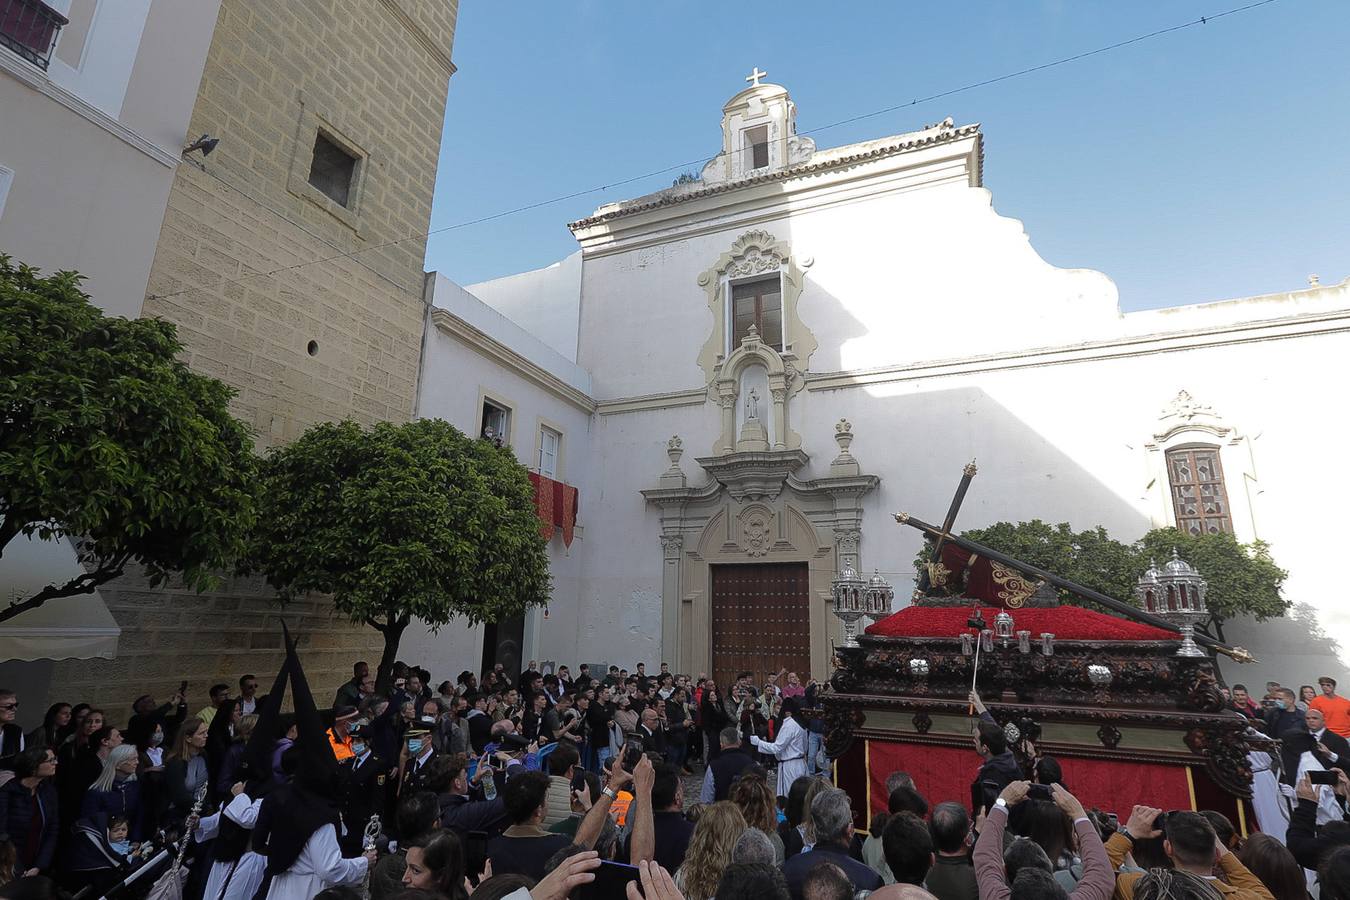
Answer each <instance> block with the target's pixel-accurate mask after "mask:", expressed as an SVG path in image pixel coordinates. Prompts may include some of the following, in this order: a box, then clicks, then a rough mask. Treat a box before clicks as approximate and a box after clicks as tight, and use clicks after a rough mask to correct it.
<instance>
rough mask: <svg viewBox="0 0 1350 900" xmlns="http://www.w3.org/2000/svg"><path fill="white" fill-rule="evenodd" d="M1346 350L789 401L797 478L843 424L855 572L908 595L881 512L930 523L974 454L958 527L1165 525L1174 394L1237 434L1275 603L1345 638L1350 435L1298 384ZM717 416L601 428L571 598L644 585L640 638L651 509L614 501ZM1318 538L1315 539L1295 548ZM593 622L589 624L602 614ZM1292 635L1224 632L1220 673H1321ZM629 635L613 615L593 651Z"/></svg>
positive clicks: (654, 546) (648, 585)
mask: <svg viewBox="0 0 1350 900" xmlns="http://www.w3.org/2000/svg"><path fill="white" fill-rule="evenodd" d="M1346 354H1350V335H1347V334H1344V333H1341V334H1333V335H1326V336H1319V337H1314V338H1303V339H1292V340H1284V341H1269V342H1262V343H1251V344H1240V345H1232V346H1225V347H1216V348H1210V349H1200V350H1192V351H1187V352H1185V353H1166V354H1154V355H1147V356H1138V357H1132V358H1126V359H1120V360H1110V361H1097V362H1087V363H1081V364H1075V365H1059V366H1046V367H1035V368H1024V369H1004V370H999V371H992V372H983V373H980V374H978V375H965V376H961V377H952V378H934V379H924V380H918V381H910V382H905V383H901V384H887V385H874V386H868V387H854V388H849V389H844V390H835V391H822V392H810V391H807V392H803V393H802V394H799V395H798V397H797V399H796V400H795V401H794V405H793V415H794V417H795V422H796V425H797V428H798V430H799V431H800V432H801V434H802V440H803V449H804V450H806V451H807V453H809V454H810V456H811V463H810V466H809V471H808V472H807V473H805V474H808V475H811V476H819V475H822V474H824V473H825V472H826V471H827V469H828V465H829V460H830V459H831V458H832V457H833V456H834V454H835V452H836V447H835V443H834V441H833V432H834V429H833V423H834V422H835V421H837V420H838V418H839V417H841V416H843V417H846V418H848V419H849V420H850V421H851V422H852V423H853V431H854V434H855V435H856V437H855V439H854V442H853V445H852V453H853V455H854V456H855V457H857V458H858V459H859V460H860V461H861V463H862V465H863V469H864V471H866V472H871V473H875V474H878V475H880V476H881V485H880V487H879V489H878V490H877V491H876V492H874V493H873V494H872V495H870V496H869V497H868V498H867V499H866V501H865V509H866V512H865V516H864V525H863V540H862V548H861V561H862V565H863V568H864V570H865V571H870V570H872V569H873V568H877V569H880V571H881V572H883V573H884V574H886V576H887V578H889V579H890V580H891V581H892V582H893V583H894V584H895V585H896V588H897V596H900V597H906V596H908V593H909V591H910V589H911V588H912V583H911V582H912V578H913V571H912V568H911V561H912V560H913V558H914V554H915V552H916V550H917V548H918V546H919V536H918V532H916V531H914V530H913V529H909V528H904V527H902V526H899V525H897V524H896V523H895V522H894V520H893V519H892V514H893V513H894V512H896V511H899V510H904V511H907V512H910V513H913V514H914V515H916V516H918V517H919V518H921V519H926V520H928V521H940V520H941V518H942V515H943V514H944V512H945V511H946V508H947V504H948V503H949V502H950V498H951V493H952V491H953V489H954V488H955V485H956V482H957V480H958V479H959V477H960V470H961V466H962V465H964V463H965V462H967V461H969V460H970V459H976V460H978V463H979V469H980V474H979V476H978V477H977V478H976V480H975V483H974V485H973V487H972V488H971V490H970V493H969V495H968V496H967V499H966V502H965V505H964V507H963V510H962V514H961V517H960V520H959V525H960V527H961V528H963V529H964V528H976V527H982V526H985V525H989V524H992V523H994V522H997V521H1022V520H1029V519H1033V518H1040V519H1042V520H1045V521H1047V522H1052V523H1054V522H1060V521H1067V522H1069V523H1071V524H1072V525H1073V527H1074V528H1075V529H1084V528H1089V527H1092V526H1095V525H1103V526H1105V527H1106V528H1107V530H1108V531H1109V532H1110V533H1111V534H1112V535H1113V536H1115V537H1117V538H1118V539H1121V540H1127V541H1128V540H1134V539H1136V538H1138V537H1140V536H1142V535H1143V533H1144V532H1146V531H1148V530H1149V529H1150V528H1152V527H1154V526H1155V524H1164V523H1154V522H1152V521H1151V520H1150V516H1149V514H1150V510H1151V509H1152V503H1151V500H1150V499H1149V497H1148V495H1147V474H1146V473H1147V468H1146V464H1145V455H1144V454H1145V451H1144V448H1143V445H1144V443H1145V442H1146V441H1147V440H1149V439H1150V437H1151V436H1152V434H1153V433H1154V432H1155V431H1157V430H1158V429H1159V421H1158V420H1159V415H1160V413H1161V411H1162V409H1163V408H1164V406H1165V405H1166V404H1167V403H1168V402H1169V401H1170V400H1171V399H1172V398H1173V397H1174V396H1175V395H1176V393H1177V391H1178V390H1180V389H1182V388H1185V389H1186V390H1188V391H1190V392H1191V393H1192V394H1193V395H1194V396H1195V397H1196V398H1197V399H1198V400H1200V401H1202V402H1204V403H1207V404H1209V405H1212V406H1213V407H1214V409H1215V411H1216V412H1218V413H1219V414H1220V415H1221V416H1222V417H1223V418H1224V420H1225V421H1227V422H1228V423H1231V424H1233V425H1234V426H1236V427H1237V428H1238V429H1239V430H1240V431H1241V432H1242V433H1245V434H1248V435H1249V436H1250V437H1251V439H1252V447H1253V453H1254V455H1255V457H1256V459H1255V462H1256V470H1257V473H1258V475H1259V478H1260V480H1259V482H1257V483H1255V484H1254V485H1252V486H1251V489H1252V493H1253V496H1254V498H1255V504H1256V516H1257V524H1258V530H1259V536H1260V537H1261V538H1263V539H1264V540H1266V541H1268V542H1269V543H1270V544H1271V545H1272V552H1273V553H1274V554H1275V558H1276V560H1277V561H1278V562H1279V563H1280V565H1282V566H1283V567H1284V568H1286V569H1288V570H1289V572H1290V577H1289V580H1288V582H1287V583H1286V596H1287V597H1288V598H1289V599H1290V600H1291V601H1293V602H1294V603H1307V604H1309V605H1311V606H1312V607H1314V608H1315V609H1316V610H1317V611H1318V618H1319V619H1320V622H1321V624H1322V626H1323V627H1324V628H1325V629H1326V630H1327V631H1329V632H1331V633H1332V634H1333V635H1336V634H1340V635H1344V634H1347V633H1350V610H1347V609H1346V608H1345V606H1344V604H1343V603H1341V602H1340V599H1339V597H1338V596H1336V595H1334V594H1331V593H1328V592H1327V591H1326V590H1325V589H1324V587H1323V583H1324V581H1325V571H1326V566H1327V559H1328V557H1327V553H1328V544H1327V540H1332V539H1334V536H1335V535H1337V534H1339V531H1340V528H1339V518H1340V510H1342V509H1344V508H1346V505H1347V504H1350V481H1347V479H1345V478H1344V477H1343V476H1340V475H1338V474H1337V470H1336V463H1335V461H1334V456H1335V453H1336V451H1335V449H1334V448H1336V447H1339V446H1343V442H1344V441H1346V440H1347V439H1350V427H1347V425H1346V424H1345V422H1344V421H1343V419H1342V418H1341V417H1339V416H1327V415H1326V405H1325V397H1324V396H1323V395H1322V393H1321V392H1320V391H1317V390H1309V389H1308V386H1309V385H1318V384H1323V385H1325V384H1333V383H1339V382H1340V381H1343V380H1344V371H1345V367H1344V363H1343V359H1344V358H1345V355H1346ZM717 420H718V419H717V409H716V407H715V406H713V405H711V404H709V405H707V406H704V407H685V408H681V409H677V410H665V411H659V412H644V413H639V414H632V415H614V416H606V417H603V418H602V424H601V427H600V429H599V434H600V435H601V436H602V437H603V440H601V441H598V442H597V446H598V449H599V452H600V455H601V459H600V460H599V462H600V464H601V465H603V466H604V469H605V473H606V475H605V481H606V493H607V495H608V496H611V497H614V498H615V508H614V509H613V511H612V512H609V516H611V517H612V519H611V520H610V521H608V522H607V523H605V524H604V525H600V526H597V527H595V528H593V529H592V531H591V532H590V533H589V537H590V538H591V541H589V542H588V546H587V550H588V553H589V552H595V553H597V554H601V555H603V558H604V559H605V560H607V563H606V578H593V577H591V575H590V562H591V559H590V556H589V555H588V557H587V565H586V567H585V571H586V577H585V578H584V584H585V585H587V587H586V588H583V592H588V597H589V598H590V599H593V600H597V601H600V602H602V603H609V604H617V603H619V602H622V601H625V600H626V598H627V594H628V591H629V588H630V586H635V587H633V588H632V589H633V590H638V591H648V592H651V594H652V597H651V600H650V606H649V608H648V609H647V612H646V615H645V619H644V626H643V627H644V628H645V629H648V630H650V631H651V632H653V633H655V632H659V629H660V615H659V610H660V607H659V585H660V572H661V565H662V556H661V548H660V543H659V541H658V535H659V526H658V524H657V518H656V513H655V511H654V510H644V511H639V510H638V509H636V508H631V509H630V507H633V506H634V501H632V500H626V499H625V498H631V497H633V496H635V495H636V493H637V491H639V490H641V489H643V488H647V487H652V486H654V485H655V483H656V479H657V477H658V476H659V474H660V472H661V471H662V469H663V468H664V465H663V464H664V462H665V453H664V450H665V440H666V438H667V437H668V435H669V433H671V432H672V431H679V432H680V433H681V434H682V436H684V437H685V439H686V440H685V443H686V446H706V445H707V443H708V442H710V441H711V440H712V437H713V435H714V434H715V431H716V423H717ZM691 437H693V438H694V439H693V440H692V441H691V440H690V438H691ZM1316 448H1323V449H1322V450H1321V452H1320V453H1319V452H1318V450H1317V449H1316ZM691 455H692V454H691ZM684 462H685V471H686V473H687V474H689V475H690V476H691V481H693V482H695V483H697V482H700V481H702V478H701V477H699V476H697V475H695V474H694V473H695V472H699V471H700V470H698V468H697V464H693V463H692V460H691V459H690V456H689V455H687V456H686V458H685V460H684ZM1228 490H1229V492H1230V495H1231V494H1232V493H1233V492H1236V491H1240V490H1244V486H1243V485H1242V484H1241V483H1238V482H1235V481H1234V479H1233V477H1232V475H1229V481H1228ZM608 511H609V507H607V512H608ZM1166 524H1170V523H1166ZM1319 534H1321V535H1325V536H1327V537H1326V538H1325V539H1322V540H1318V539H1315V538H1314V539H1310V538H1309V536H1310V535H1314V536H1315V535H1319ZM601 548H603V550H601ZM608 582H612V585H611V587H610V588H609V590H608V592H606V591H605V589H604V587H603V586H604V585H605V584H606V583H608ZM614 608H617V607H614ZM591 614H592V615H594V616H596V617H597V619H599V620H601V621H604V617H605V615H606V613H605V612H604V611H603V610H597V611H593V612H592V613H591ZM625 614H626V613H625ZM1291 627H1293V626H1289V625H1285V624H1279V625H1265V626H1258V627H1250V626H1243V625H1237V626H1235V629H1234V633H1233V634H1231V635H1230V639H1233V640H1239V639H1240V640H1241V641H1244V642H1246V646H1248V647H1249V648H1250V649H1252V650H1253V651H1254V652H1256V653H1257V655H1258V656H1259V657H1261V658H1262V659H1263V665H1262V666H1261V667H1260V668H1259V670H1257V669H1244V670H1242V672H1241V674H1234V675H1231V677H1245V678H1247V679H1249V680H1254V681H1255V680H1261V681H1264V680H1265V677H1264V675H1263V674H1262V673H1265V674H1269V675H1270V677H1272V678H1277V679H1278V680H1281V681H1284V682H1286V683H1287V682H1290V681H1293V680H1294V679H1296V678H1297V679H1301V680H1302V681H1305V682H1306V681H1311V680H1313V676H1314V675H1315V674H1316V673H1317V671H1320V670H1322V669H1325V668H1327V667H1328V666H1331V665H1335V663H1334V661H1333V660H1331V659H1330V658H1328V657H1326V656H1325V655H1317V653H1316V652H1315V649H1314V650H1312V651H1310V649H1309V648H1308V646H1307V645H1306V643H1304V644H1302V645H1298V644H1296V643H1294V642H1293V641H1292V640H1291V638H1290V634H1289V629H1290V628H1291ZM630 639H631V635H630V634H629V633H628V630H627V629H626V628H624V627H621V625H620V624H619V623H617V622H612V621H611V622H609V623H608V625H607V630H604V631H600V632H598V633H597V634H595V635H594V637H593V639H592V642H593V645H596V646H605V645H606V644H607V643H609V642H610V641H620V640H622V641H628V640H630ZM585 646H590V645H585ZM585 646H583V649H585ZM1315 670H1317V671H1315ZM1253 672H1255V674H1252V673H1253ZM1257 675H1262V677H1260V678H1259V679H1258V678H1257V677H1256V676H1257Z"/></svg>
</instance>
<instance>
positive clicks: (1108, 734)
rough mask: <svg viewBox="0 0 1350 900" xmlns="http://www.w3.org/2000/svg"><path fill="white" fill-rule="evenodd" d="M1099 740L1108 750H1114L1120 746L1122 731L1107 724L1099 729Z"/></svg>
mask: <svg viewBox="0 0 1350 900" xmlns="http://www.w3.org/2000/svg"><path fill="white" fill-rule="evenodd" d="M1097 740H1099V741H1101V742H1102V746H1103V747H1105V748H1106V749H1107V750H1114V749H1116V748H1117V747H1119V746H1120V729H1119V728H1117V727H1116V726H1114V725H1111V724H1109V723H1108V724H1105V725H1103V726H1101V727H1100V728H1098V729H1097Z"/></svg>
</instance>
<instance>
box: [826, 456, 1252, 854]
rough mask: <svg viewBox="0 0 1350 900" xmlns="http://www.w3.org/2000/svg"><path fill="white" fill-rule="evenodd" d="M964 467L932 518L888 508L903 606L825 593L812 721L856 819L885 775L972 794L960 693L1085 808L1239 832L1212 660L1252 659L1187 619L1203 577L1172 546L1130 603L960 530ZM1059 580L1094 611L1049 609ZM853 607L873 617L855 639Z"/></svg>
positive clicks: (1233, 732)
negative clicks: (831, 616)
mask: <svg viewBox="0 0 1350 900" xmlns="http://www.w3.org/2000/svg"><path fill="white" fill-rule="evenodd" d="M975 474H976V468H975V465H974V464H973V463H972V464H971V465H968V466H966V467H965V470H964V472H963V474H962V478H961V481H960V484H959V485H958V487H957V490H956V495H955V497H954V499H953V501H952V504H951V506H950V508H949V510H948V512H947V516H946V518H945V519H944V520H943V523H942V525H941V526H936V525H932V524H929V523H927V522H925V521H922V520H920V519H918V518H916V517H915V516H913V515H910V514H907V513H903V512H902V513H897V514H896V516H895V518H896V521H897V522H898V523H900V524H901V525H905V526H908V527H911V528H915V529H917V530H919V531H920V532H922V533H923V534H924V536H925V539H926V541H927V548H928V550H927V555H926V563H925V564H924V565H922V566H921V567H920V570H919V572H918V577H917V579H916V589H915V592H914V597H913V602H912V604H911V605H910V606H908V607H906V608H905V609H902V610H900V611H899V612H896V613H893V614H889V615H886V614H885V613H884V611H883V612H882V613H880V614H879V613H878V610H877V609H876V608H875V606H874V604H873V605H871V606H869V604H868V603H866V602H865V601H866V598H865V597H863V598H862V599H861V600H859V599H857V598H858V597H861V596H862V595H861V594H858V595H856V596H855V594H854V593H850V592H849V591H847V590H837V591H836V596H835V609H836V614H837V615H840V618H841V620H843V621H844V622H845V634H846V642H845V644H844V645H842V646H839V647H836V648H835V658H834V659H835V671H834V673H833V675H832V677H831V679H830V690H829V691H827V692H826V693H825V694H824V695H823V697H822V700H821V704H820V705H821V715H822V716H823V718H824V720H825V722H826V735H825V750H826V753H827V754H828V755H829V756H830V757H831V758H832V759H833V760H834V761H835V774H836V778H837V780H838V783H839V784H840V786H842V787H845V788H846V789H848V790H849V792H850V793H851V794H853V796H854V797H855V799H861V798H864V797H865V798H866V802H865V803H856V804H855V809H857V810H858V811H859V814H860V820H861V821H862V822H864V823H865V822H866V821H867V819H868V818H870V814H871V812H873V811H881V810H884V809H885V808H886V801H887V797H886V796H885V787H884V782H885V778H886V776H887V775H888V774H889V773H890V772H892V771H896V770H902V771H905V772H908V773H909V774H910V775H911V776H913V777H914V780H915V783H916V786H918V788H919V790H920V792H921V793H923V794H924V795H925V796H926V797H928V798H929V799H930V800H931V801H933V802H937V801H938V800H943V799H964V798H966V797H968V796H969V783H970V781H971V780H972V779H973V777H974V773H975V770H976V769H977V768H978V765H979V762H980V760H979V758H978V757H977V756H976V754H975V752H974V750H973V749H972V742H971V732H972V721H973V720H972V717H971V713H972V709H971V706H970V700H969V697H970V694H971V692H972V690H974V691H975V692H976V693H977V694H978V695H979V696H980V698H981V699H982V700H983V702H984V703H985V704H987V706H988V709H989V712H990V714H991V715H992V716H993V717H994V719H995V720H996V721H997V722H998V723H999V724H1000V725H1001V726H1003V727H1004V731H1005V734H1006V735H1007V737H1008V738H1009V746H1010V747H1012V748H1013V749H1014V751H1015V752H1016V753H1017V754H1018V756H1019V760H1020V761H1021V762H1023V764H1024V765H1026V766H1030V765H1031V764H1032V762H1033V757H1034V756H1036V755H1041V754H1046V755H1051V756H1054V757H1055V758H1056V759H1057V760H1058V761H1059V763H1060V764H1061V766H1062V768H1063V770H1064V773H1065V782H1066V784H1067V785H1068V787H1069V789H1070V790H1072V791H1074V792H1075V793H1076V794H1077V795H1078V797H1079V799H1080V800H1082V801H1083V803H1084V805H1085V806H1088V807H1092V806H1098V807H1100V808H1102V809H1103V810H1110V811H1117V810H1116V807H1117V806H1120V807H1122V810H1121V813H1122V815H1125V814H1128V812H1129V806H1130V805H1131V804H1133V803H1136V802H1139V803H1149V804H1150V805H1154V806H1158V807H1161V808H1163V809H1192V808H1195V809H1200V808H1204V809H1217V810H1220V811H1222V812H1225V813H1227V814H1228V815H1229V816H1230V818H1231V819H1232V820H1233V821H1234V822H1235V823H1238V824H1239V827H1240V828H1242V829H1243V830H1245V828H1246V822H1247V820H1248V818H1249V814H1250V806H1249V804H1248V802H1247V801H1248V799H1249V798H1250V796H1251V780H1252V773H1251V768H1250V765H1249V763H1248V759H1247V757H1248V752H1249V746H1248V742H1247V738H1246V736H1245V735H1246V730H1247V726H1246V721H1245V720H1244V719H1243V718H1242V717H1241V716H1240V715H1239V714H1237V713H1236V712H1232V711H1230V710H1227V709H1226V706H1227V702H1226V698H1225V697H1224V694H1223V693H1222V691H1221V689H1220V685H1219V679H1218V671H1217V667H1216V664H1215V661H1216V658H1217V655H1223V656H1225V657H1228V658H1231V659H1233V660H1236V661H1239V662H1247V661H1251V655H1250V654H1249V653H1248V652H1247V651H1246V650H1244V649H1243V648H1241V647H1235V646H1230V645H1228V644H1225V643H1223V642H1221V641H1218V640H1215V639H1214V638H1212V637H1210V636H1209V635H1207V634H1204V633H1202V632H1198V631H1197V630H1196V628H1197V626H1199V625H1200V624H1202V623H1203V622H1204V621H1206V620H1207V619H1208V618H1209V614H1208V612H1207V611H1206V608H1205V592H1206V590H1207V585H1206V583H1205V581H1204V578H1203V577H1202V576H1201V574H1200V573H1198V572H1196V570H1195V569H1194V568H1193V567H1191V566H1190V565H1189V564H1188V563H1186V562H1185V561H1184V560H1182V559H1180V558H1179V557H1178V556H1177V555H1176V554H1175V553H1174V554H1173V556H1172V558H1171V559H1170V560H1167V561H1165V562H1164V564H1163V565H1162V566H1161V567H1159V566H1157V565H1151V566H1150V567H1149V569H1148V570H1147V571H1146V572H1144V573H1143V575H1142V577H1141V578H1140V579H1139V582H1138V584H1137V586H1136V589H1135V600H1136V602H1137V603H1138V606H1136V605H1133V604H1130V603H1126V602H1125V601H1123V600H1121V599H1119V598H1114V597H1110V596H1107V595H1105V594H1103V593H1101V592H1099V591H1095V590H1093V589H1091V588H1088V587H1086V586H1084V585H1081V584H1077V583H1075V582H1073V581H1071V580H1069V579H1067V578H1064V577H1062V576H1060V575H1058V574H1056V573H1054V572H1049V571H1046V570H1044V569H1042V568H1039V567H1037V566H1034V565H1031V564H1029V563H1026V562H1023V561H1022V560H1019V559H1016V558H1014V557H1012V556H1010V555H1008V554H1005V553H1000V552H999V551H997V550H995V549H993V548H991V547H987V546H984V545H983V544H980V543H978V542H975V541H972V540H970V539H968V538H964V537H961V536H960V535H957V534H955V533H954V526H955V523H956V518H957V515H958V513H959V512H960V508H961V504H962V501H963V500H964V498H965V495H966V493H967V491H968V489H969V488H970V485H971V481H972V480H973V478H974V477H975ZM856 578H857V576H856V574H855V573H853V572H852V571H849V572H841V573H840V579H841V581H837V582H836V585H839V584H841V583H847V580H848V579H856ZM1061 592H1064V593H1065V594H1067V595H1070V598H1071V599H1075V600H1076V601H1077V602H1081V603H1084V604H1090V605H1093V606H1096V607H1099V608H1101V610H1105V611H1100V610H1099V609H1094V608H1089V607H1088V606H1087V605H1084V606H1078V605H1061V603H1060V599H1061ZM855 606H856V607H857V609H856V610H855V609H854V607H855ZM855 612H856V613H859V614H868V615H869V617H870V618H872V619H874V620H875V621H874V622H873V624H871V625H870V626H868V627H867V628H866V629H864V631H863V633H862V634H861V635H856V636H855V635H854V633H853V632H854V629H853V628H852V627H851V626H850V625H849V622H850V620H852V621H855V622H856V621H857V615H855ZM841 613H842V614H841ZM1211 654H1215V655H1211Z"/></svg>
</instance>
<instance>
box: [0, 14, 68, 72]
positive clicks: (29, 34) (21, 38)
mask: <svg viewBox="0 0 1350 900" xmlns="http://www.w3.org/2000/svg"><path fill="white" fill-rule="evenodd" d="M69 22H70V20H69V19H67V18H66V17H65V16H63V15H61V14H60V13H59V12H57V11H56V10H54V9H52V8H51V7H50V6H48V5H47V4H45V3H43V2H41V0H0V46H3V47H5V48H7V49H9V50H12V51H13V52H15V53H17V54H19V55H20V56H22V57H23V58H24V59H26V60H28V61H29V62H30V63H32V64H33V65H35V66H40V67H41V68H43V69H46V68H47V63H48V62H49V61H50V60H51V57H52V47H54V46H56V35H57V34H59V33H60V31H61V27H62V26H63V25H67V24H69Z"/></svg>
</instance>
